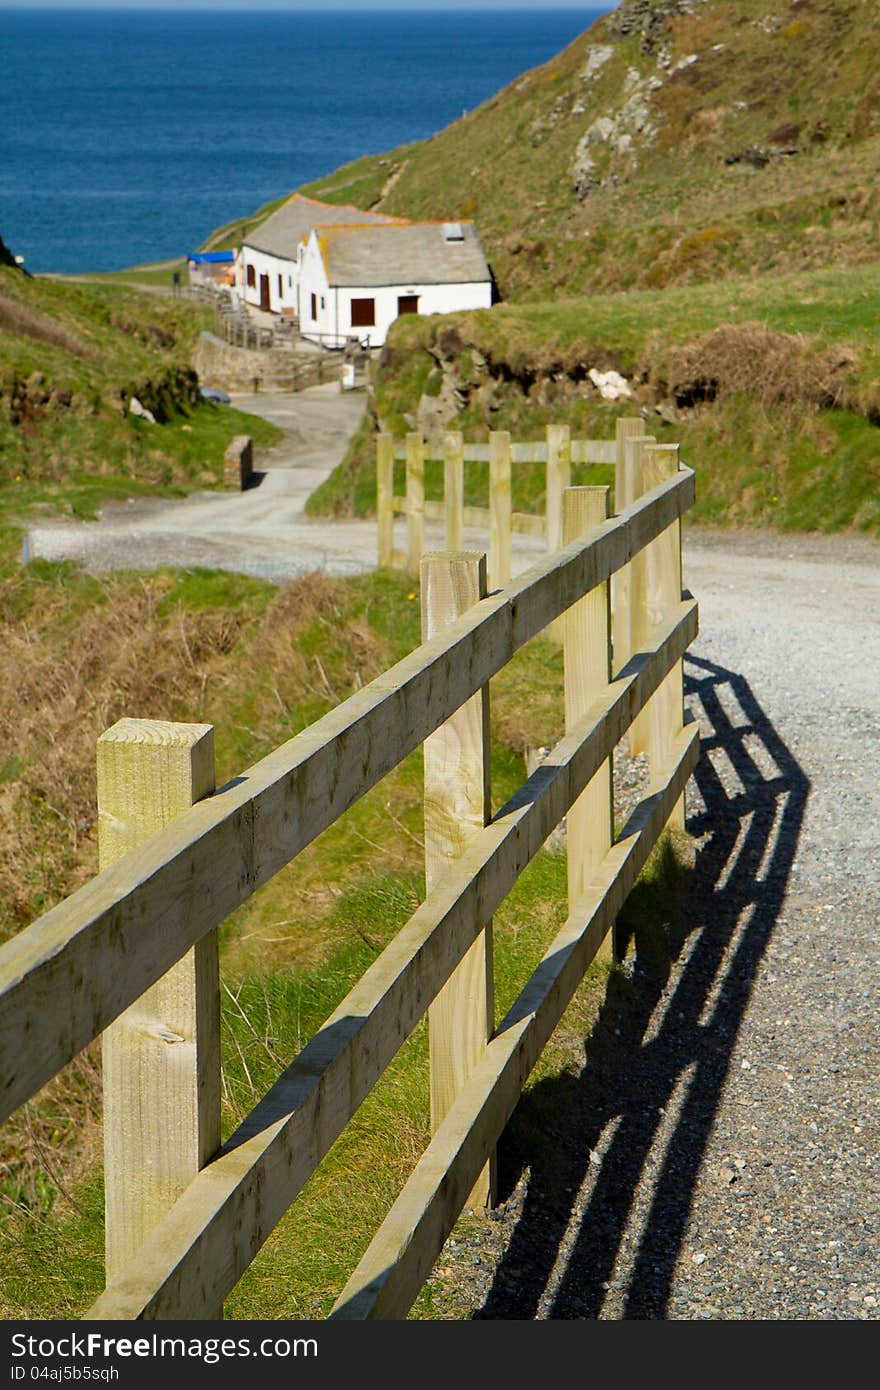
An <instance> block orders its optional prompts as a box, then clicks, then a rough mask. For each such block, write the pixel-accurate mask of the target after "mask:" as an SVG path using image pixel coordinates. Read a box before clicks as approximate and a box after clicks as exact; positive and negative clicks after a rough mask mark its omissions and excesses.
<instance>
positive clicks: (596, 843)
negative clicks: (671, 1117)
mask: <svg viewBox="0 0 880 1390" xmlns="http://www.w3.org/2000/svg"><path fill="white" fill-rule="evenodd" d="M607 518H608V488H607V487H570V488H566V490H565V493H564V494H563V541H564V544H565V545H568V544H569V543H570V542H571V541H574V540H577V539H578V538H579V537H580V536H583V535H585V534H586V532H587V531H591V530H592V529H593V528H594V527H596V526H601V524H602V522H603V521H606V520H607ZM609 605H610V599H609V586H608V584H607V583H605V584H598V585H597V586H596V588H595V589H592V590H591V591H590V593H588V594H585V595H584V597H583V598H581V599H578V601H577V602H576V603H573V604H572V605H571V607H570V608H569V609H568V610H567V612H566V613H565V614H564V615H563V632H564V656H563V662H564V669H565V730H566V733H570V732H571V730H572V728H573V727H574V725H575V724H576V723H577V722H578V720H579V719H582V718H583V716H584V715H585V714H586V712H587V710H588V709H589V707H590V705H591V704H592V703H593V702H594V701H595V700H596V699H598V698H599V697H600V696H601V695H602V694H603V693H604V692H605V690H606V689H607V687H608V683H609V681H610V680H611V632H610V619H611V615H610V607H609ZM612 773H613V767H612V759H611V757H609V758H608V759H607V761H606V762H604V763H603V764H602V766H601V767H600V768H599V769H598V771H597V772H596V774H595V776H594V777H593V778H592V779H591V781H590V782H589V783H588V784H587V786H586V787H585V788H584V790H583V791H582V792H581V794H580V796H579V797H578V799H577V800H576V801H575V802H574V804H573V805H572V806H571V808H570V810H569V812H568V817H567V833H566V849H567V858H568V907H569V911H572V910H573V909H574V907H575V905H576V903H578V902H579V901H580V899H581V898H582V897H583V896H584V893H585V892H586V890H587V887H588V886H589V884H590V881H591V880H592V878H593V876H594V875H595V873H596V871H597V870H598V868H599V865H600V864H601V862H602V860H603V859H604V857H605V855H606V854H607V853H608V850H609V849H610V848H611V841H612V838H613V834H614V790H613V788H614V783H613V775H612ZM612 936H613V933H612V932H609V933H608V935H607V936H606V938H605V940H604V942H603V943H602V945H601V947H600V948H599V950H598V952H597V954H596V959H597V960H605V961H609V962H610V961H611V959H612V954H613V950H612V948H613V942H612Z"/></svg>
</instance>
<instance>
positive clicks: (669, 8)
mask: <svg viewBox="0 0 880 1390" xmlns="http://www.w3.org/2000/svg"><path fill="white" fill-rule="evenodd" d="M706 3H707V0H623V3H622V4H621V5H619V6H618V8H617V9H616V10H615V11H614V12H613V13H612V14H610V15H609V16H608V29H609V31H610V33H612V34H614V35H616V37H617V38H621V39H627V38H630V37H632V35H634V34H638V35H639V36H640V37H641V40H642V52H643V53H645V54H648V53H656V51H657V49H658V48H659V46H660V43H661V41H662V39H663V36H664V34H665V31H666V26H667V22H668V21H669V20H670V19H672V18H674V16H675V15H681V14H693V13H694V12H695V11H696V10H699V9H701V8H702V7H703V5H705V4H706Z"/></svg>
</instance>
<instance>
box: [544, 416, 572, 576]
mask: <svg viewBox="0 0 880 1390" xmlns="http://www.w3.org/2000/svg"><path fill="white" fill-rule="evenodd" d="M570 485H571V430H570V429H569V427H568V425H548V426H547V484H546V489H547V503H546V508H547V549H548V551H549V552H550V554H551V555H552V554H553V552H554V551H556V550H561V549H562V494H563V492H564V491H565V489H566V488H567V487H569V486H570Z"/></svg>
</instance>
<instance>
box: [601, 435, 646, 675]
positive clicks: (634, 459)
mask: <svg viewBox="0 0 880 1390" xmlns="http://www.w3.org/2000/svg"><path fill="white" fill-rule="evenodd" d="M622 442H623V467H622V469H621V471H620V475H619V478H618V475H617V473H616V472H615V492H616V494H617V496H618V498H619V500H618V503H617V511H618V512H621V511H623V510H624V508H625V507H628V506H629V505H630V503H632V502H634V501H635V500H636V498H638V497H641V495H642V493H643V492H644V485H643V483H642V457H643V451H644V446H645V445H646V444H653V443H654V436H653V435H645V434H642V435H625V436H624V438H623V441H622ZM614 577H615V579H616V581H617V582H616V584H614V585H612V589H611V600H612V607H611V651H612V667H613V670H614V673H615V675H616V674H617V673H618V671H620V670H621V668H622V667H624V666H625V665H626V663H627V662H628V661H629V659H630V657H631V656H632V654H633V651H634V650H635V648H634V646H633V613H634V611H635V607H636V604H637V602H638V601H639V600H638V599H637V597H636V593H635V588H636V586H639V592H640V593H641V594H642V595H644V561H643V558H642V555H641V553H640V554H638V555H635V556H633V559H632V560H631V561H630V563H629V564H628V565H623V566H622V567H621V568H620V569H619V570H618V571H617V573H616V575H615V576H614Z"/></svg>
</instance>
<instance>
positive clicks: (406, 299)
mask: <svg viewBox="0 0 880 1390" xmlns="http://www.w3.org/2000/svg"><path fill="white" fill-rule="evenodd" d="M418 312H419V296H418V295H417V294H399V295H398V296H397V315H398V318H399V317H400V315H401V314H417V313H418Z"/></svg>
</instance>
